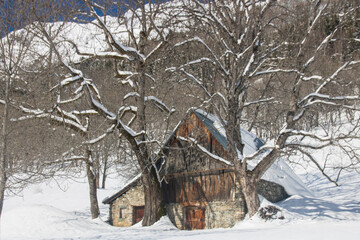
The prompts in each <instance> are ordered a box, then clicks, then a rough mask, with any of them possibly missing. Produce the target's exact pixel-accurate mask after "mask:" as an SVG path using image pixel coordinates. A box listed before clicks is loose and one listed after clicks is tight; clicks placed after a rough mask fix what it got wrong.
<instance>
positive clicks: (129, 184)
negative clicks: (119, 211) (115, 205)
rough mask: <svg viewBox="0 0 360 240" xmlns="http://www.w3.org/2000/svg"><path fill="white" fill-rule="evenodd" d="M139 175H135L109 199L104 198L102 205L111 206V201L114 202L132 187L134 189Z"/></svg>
mask: <svg viewBox="0 0 360 240" xmlns="http://www.w3.org/2000/svg"><path fill="white" fill-rule="evenodd" d="M140 177H141V173H140V174H138V175H136V176H135V177H134V178H133V179H131V180H130V181H129V182H127V183H126V184H125V185H124V186H123V187H122V188H121V189H120V191H118V192H117V193H115V194H113V195H112V196H110V197H106V198H105V199H104V200H103V201H102V203H103V204H111V203H112V202H113V201H115V200H116V199H117V198H118V197H120V196H121V195H123V194H124V193H126V192H127V191H128V190H130V189H131V188H132V187H135V186H136V185H137V183H138V181H139V180H140Z"/></svg>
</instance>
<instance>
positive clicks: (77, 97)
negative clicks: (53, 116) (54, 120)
mask: <svg viewBox="0 0 360 240" xmlns="http://www.w3.org/2000/svg"><path fill="white" fill-rule="evenodd" d="M82 96H84V92H80V93H78V94H76V95H75V97H73V98H69V99H67V100H61V99H60V95H58V100H57V102H56V103H57V104H58V105H62V104H67V103H71V102H75V101H76V100H78V99H80V98H81V97H82Z"/></svg>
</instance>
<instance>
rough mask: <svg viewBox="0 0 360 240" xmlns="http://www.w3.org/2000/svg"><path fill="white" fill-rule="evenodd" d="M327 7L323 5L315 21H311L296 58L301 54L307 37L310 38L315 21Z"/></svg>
mask: <svg viewBox="0 0 360 240" xmlns="http://www.w3.org/2000/svg"><path fill="white" fill-rule="evenodd" d="M326 7H327V5H325V6H324V7H322V8H321V9H320V11H319V12H318V14H317V15H316V17H315V19H314V20H313V21H312V23H311V25H310V26H309V28H308V30H307V32H306V34H305V37H304V39H303V40H302V41H301V46H300V49H299V52H298V54H297V55H298V56H300V55H301V54H302V52H303V49H304V45H305V43H306V41H307V40H308V38H309V36H310V33H311V32H312V31H313V29H314V28H315V24H316V23H317V21H318V20H319V19H320V16H321V14H322V12H323V10H324V9H325V8H326Z"/></svg>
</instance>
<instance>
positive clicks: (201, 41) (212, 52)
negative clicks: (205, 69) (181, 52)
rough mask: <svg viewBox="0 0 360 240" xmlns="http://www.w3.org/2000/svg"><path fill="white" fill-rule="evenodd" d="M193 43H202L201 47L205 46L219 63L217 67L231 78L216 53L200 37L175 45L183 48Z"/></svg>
mask: <svg viewBox="0 0 360 240" xmlns="http://www.w3.org/2000/svg"><path fill="white" fill-rule="evenodd" d="M191 42H197V43H200V44H201V45H203V46H204V47H205V48H206V50H208V52H209V53H210V54H211V55H212V56H213V58H214V59H215V62H216V63H217V65H218V66H219V67H220V69H221V71H222V72H223V73H224V74H225V75H226V76H229V71H227V70H226V69H225V67H224V66H223V65H222V64H221V62H220V60H219V59H218V57H217V56H216V54H215V53H214V51H213V50H212V49H211V48H210V47H209V46H208V45H207V44H206V43H205V42H204V41H203V40H202V39H201V38H199V37H194V38H191V39H187V40H185V41H183V42H180V43H177V44H175V45H174V47H180V46H183V45H185V44H188V43H191Z"/></svg>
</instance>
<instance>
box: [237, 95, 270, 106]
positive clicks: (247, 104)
mask: <svg viewBox="0 0 360 240" xmlns="http://www.w3.org/2000/svg"><path fill="white" fill-rule="evenodd" d="M272 100H274V98H273V97H271V98H266V99H260V100H257V101H253V102H247V103H244V107H248V106H250V105H254V104H260V103H266V102H270V101H272Z"/></svg>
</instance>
